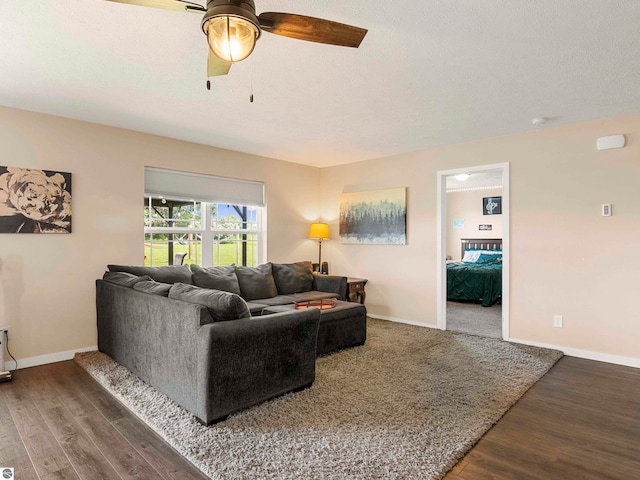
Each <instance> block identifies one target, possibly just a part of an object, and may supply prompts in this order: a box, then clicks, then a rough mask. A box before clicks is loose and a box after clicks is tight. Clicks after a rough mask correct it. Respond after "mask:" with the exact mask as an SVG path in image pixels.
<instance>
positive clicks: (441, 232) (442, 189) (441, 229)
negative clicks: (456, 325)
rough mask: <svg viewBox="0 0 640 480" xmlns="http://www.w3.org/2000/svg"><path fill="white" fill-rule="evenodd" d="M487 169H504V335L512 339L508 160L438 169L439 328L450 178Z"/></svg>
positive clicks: (442, 324) (443, 312)
mask: <svg viewBox="0 0 640 480" xmlns="http://www.w3.org/2000/svg"><path fill="white" fill-rule="evenodd" d="M487 170H501V171H502V338H503V340H508V339H509V301H510V298H509V266H510V255H509V218H510V211H511V210H510V208H509V163H508V162H506V163H494V164H490V165H478V166H475V167H467V168H456V169H455V170H442V171H439V172H438V188H437V195H438V199H437V212H438V217H437V235H438V239H437V248H436V253H437V255H438V257H437V259H436V266H437V267H436V268H437V287H436V292H437V296H438V303H437V327H438V328H439V329H441V330H446V328H447V269H446V261H445V256H446V251H447V249H446V245H447V183H446V182H447V177H449V176H451V175H458V174H461V173H474V172H486V171H487Z"/></svg>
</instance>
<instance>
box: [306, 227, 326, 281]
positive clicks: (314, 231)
mask: <svg viewBox="0 0 640 480" xmlns="http://www.w3.org/2000/svg"><path fill="white" fill-rule="evenodd" d="M309 238H316V239H318V272H320V271H321V269H322V240H324V239H325V238H331V237H330V236H329V225H328V224H326V223H312V224H311V228H310V229H309Z"/></svg>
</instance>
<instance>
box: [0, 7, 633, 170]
mask: <svg viewBox="0 0 640 480" xmlns="http://www.w3.org/2000/svg"><path fill="white" fill-rule="evenodd" d="M202 3H204V0H203V1H202ZM256 4H257V5H256V9H257V11H258V13H259V12H263V11H281V12H291V13H299V14H303V15H311V16H316V17H321V18H327V19H330V20H335V21H339V22H343V23H348V24H352V25H356V26H360V27H363V28H367V29H369V33H368V35H367V36H366V38H365V39H364V41H363V43H362V45H361V46H360V48H359V49H350V48H342V47H334V46H328V45H319V44H313V43H309V42H304V41H299V40H292V39H288V38H284V37H279V36H276V35H271V34H269V33H264V34H263V35H262V37H261V38H260V40H259V41H258V44H257V46H256V49H255V51H254V53H253V54H252V55H251V57H249V59H247V60H245V61H244V62H241V63H238V64H236V65H234V66H233V67H232V69H231V72H230V74H229V75H228V76H226V77H218V78H214V79H212V90H211V91H207V90H206V88H205V81H206V78H205V71H206V58H207V48H208V47H207V43H206V39H205V37H204V35H203V33H202V31H201V29H200V17H199V15H196V14H193V13H183V12H175V11H165V10H158V9H152V8H143V7H136V6H131V5H124V4H116V3H112V2H106V1H103V0H48V1H46V2H45V1H42V0H2V1H0V72H1V73H0V105H6V106H10V107H16V108H22V109H25V110H33V111H38V112H44V113H50V114H54V115H60V116H64V117H71V118H77V119H80V120H86V121H91V122H97V123H101V124H105V125H112V126H117V127H123V128H127V129H131V130H137V131H141V132H148V133H153V134H157V135H163V136H167V137H172V138H178V139H183V140H188V141H192V142H197V143H202V144H206V145H213V146H216V147H221V148H227V149H231V150H237V151H241V152H247V153H253V154H258V155H264V156H267V157H273V158H278V159H282V160H287V161H291V162H297V163H303V164H307V165H315V166H329V165H337V164H341V163H348V162H355V161H360V160H366V159H371V158H378V157H384V156H388V155H394V154H398V153H405V152H411V151H418V150H423V149H427V148H431V147H435V146H440V145H446V144H452V143H460V142H464V141H469V140H476V139H481V138H487V137H494V136H499V135H504V134H509V133H515V132H522V131H525V130H530V129H534V128H540V127H534V126H533V125H531V123H530V119H531V118H533V117H547V118H550V119H551V120H550V121H549V122H547V124H546V125H545V126H552V125H559V124H566V123H575V122H578V121H583V120H590V119H596V118H602V117H608V116H614V115H620V114H626V113H632V112H637V111H640V88H638V86H639V85H640V62H639V61H638V58H640V57H639V54H640V35H639V34H638V25H640V2H639V1H637V0H616V1H614V0H563V1H557V0H537V1H535V2H534V1H503V0H483V1H478V0H455V1H442V0H406V1H404V2H397V1H389V0H350V1H348V2H347V1H344V0H340V1H338V0H323V1H320V0H309V1H294V0H256ZM252 89H253V93H254V97H255V101H254V103H250V102H249V94H250V92H251V91H252ZM614 133H619V132H614Z"/></svg>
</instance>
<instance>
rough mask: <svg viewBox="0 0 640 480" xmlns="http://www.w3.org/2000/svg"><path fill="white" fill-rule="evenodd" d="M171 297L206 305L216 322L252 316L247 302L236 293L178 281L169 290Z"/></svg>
mask: <svg viewBox="0 0 640 480" xmlns="http://www.w3.org/2000/svg"><path fill="white" fill-rule="evenodd" d="M169 298H173V299H175V300H182V301H183V302H189V303H196V304H199V305H204V306H205V307H207V309H208V310H209V313H211V318H212V319H213V321H214V322H226V321H228V320H238V319H240V318H250V317H251V313H249V307H248V306H247V302H245V301H244V300H243V299H242V297H241V296H240V295H236V294H235V293H229V292H223V291H220V290H211V289H209V288H200V287H196V286H195V285H186V284H184V283H176V284H174V285H172V286H171V289H170V290H169Z"/></svg>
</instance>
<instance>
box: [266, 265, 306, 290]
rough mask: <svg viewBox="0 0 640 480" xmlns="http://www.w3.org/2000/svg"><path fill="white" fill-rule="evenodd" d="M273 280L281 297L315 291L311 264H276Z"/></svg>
mask: <svg viewBox="0 0 640 480" xmlns="http://www.w3.org/2000/svg"><path fill="white" fill-rule="evenodd" d="M273 279H274V281H275V282H276V287H277V288H278V293H279V294H280V295H289V294H291V293H302V292H309V291H311V290H312V289H313V265H312V264H311V262H297V263H274V264H273Z"/></svg>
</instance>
